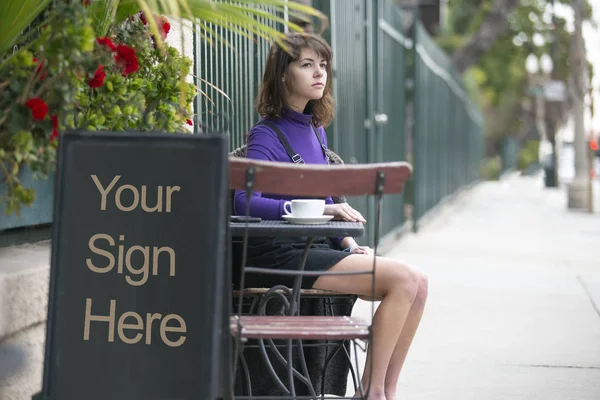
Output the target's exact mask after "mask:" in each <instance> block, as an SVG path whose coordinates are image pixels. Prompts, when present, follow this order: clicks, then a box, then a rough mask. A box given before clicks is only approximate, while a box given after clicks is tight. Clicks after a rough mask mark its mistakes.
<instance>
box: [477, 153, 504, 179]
mask: <svg viewBox="0 0 600 400" xmlns="http://www.w3.org/2000/svg"><path fill="white" fill-rule="evenodd" d="M500 174H502V158H501V157H500V156H493V157H488V158H486V159H485V160H484V161H483V163H482V164H481V167H480V170H479V175H480V176H481V179H484V180H487V181H497V180H499V179H500Z"/></svg>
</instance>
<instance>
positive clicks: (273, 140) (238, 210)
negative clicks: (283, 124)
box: [233, 125, 285, 220]
mask: <svg viewBox="0 0 600 400" xmlns="http://www.w3.org/2000/svg"><path fill="white" fill-rule="evenodd" d="M277 146H281V143H280V142H279V139H277V137H276V136H275V133H274V132H272V131H271V130H270V129H269V128H267V127H265V126H262V125H258V126H254V127H253V128H252V129H251V130H250V132H249V134H248V148H247V150H246V157H247V158H252V159H255V160H262V161H278V160H277V155H276V153H275V151H274V149H275V148H277ZM284 203H285V201H284V200H275V199H269V198H267V197H263V196H262V192H253V193H252V195H251V197H250V215H251V216H252V217H260V218H262V219H267V220H278V219H281V216H282V215H283V214H284V211H283V204H284ZM246 204H247V197H246V192H245V191H243V190H236V191H235V195H234V210H233V211H234V213H235V214H236V215H245V213H246Z"/></svg>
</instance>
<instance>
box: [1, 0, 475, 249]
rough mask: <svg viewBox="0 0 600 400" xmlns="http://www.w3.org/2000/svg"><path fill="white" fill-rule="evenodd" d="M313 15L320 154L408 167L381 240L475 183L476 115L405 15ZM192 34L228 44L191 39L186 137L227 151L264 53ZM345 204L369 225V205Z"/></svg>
mask: <svg viewBox="0 0 600 400" xmlns="http://www.w3.org/2000/svg"><path fill="white" fill-rule="evenodd" d="M313 6H314V7H315V8H317V9H320V10H321V11H322V12H324V13H325V14H326V15H327V16H328V17H329V22H330V25H329V29H328V30H327V31H326V32H324V36H325V38H326V39H327V40H328V41H329V42H330V43H331V45H332V48H333V51H334V60H333V69H334V73H333V77H331V78H332V79H333V90H334V96H335V99H336V101H337V104H336V115H337V116H336V119H335V121H334V123H333V124H332V125H331V126H329V127H327V135H328V142H329V147H330V148H332V149H333V150H334V151H336V152H337V153H339V154H340V155H341V156H342V158H343V159H344V160H345V162H346V163H373V162H382V161H397V160H409V161H410V162H411V163H413V167H414V177H413V179H412V181H411V182H410V185H408V187H407V189H408V190H407V191H405V192H406V193H405V194H403V195H396V196H389V197H388V198H386V199H385V203H384V215H385V218H384V220H383V221H382V233H383V234H387V233H391V232H394V231H399V230H400V229H401V228H402V227H403V226H405V222H406V215H407V214H406V210H410V209H411V207H406V205H407V204H410V205H412V209H413V212H412V218H413V220H414V221H416V222H417V223H418V222H419V221H420V220H421V218H422V217H423V216H424V215H425V214H426V213H427V211H429V210H431V209H432V208H433V207H435V206H436V205H437V204H438V203H439V202H440V201H442V200H443V199H444V198H445V197H447V196H449V195H451V194H453V193H455V192H456V191H457V190H458V189H459V188H461V187H463V186H465V185H468V184H470V183H472V182H474V181H476V180H477V179H478V171H479V163H480V161H481V159H482V157H483V121H482V117H481V114H480V112H479V111H478V109H477V107H475V106H474V105H473V104H472V103H471V102H470V101H469V99H468V98H467V95H466V94H465V91H464V89H463V85H462V80H461V78H460V77H459V76H458V75H457V74H456V73H455V72H454V69H453V68H452V66H451V64H450V60H449V58H448V57H447V56H446V55H445V54H444V53H443V52H442V51H441V50H440V48H439V47H437V46H436V44H435V43H434V42H433V40H432V38H431V37H430V36H429V35H428V34H427V33H426V32H425V30H424V28H423V27H422V25H421V24H420V23H418V22H417V23H416V24H415V23H414V22H413V21H414V20H415V18H414V17H415V15H414V14H413V12H412V11H406V10H402V9H400V8H399V7H397V6H396V5H395V4H394V2H393V0H313ZM265 8H266V9H267V10H268V6H265ZM283 17H285V16H283ZM273 27H274V28H276V29H282V27H281V26H277V25H274V26H273ZM200 28H203V29H205V30H208V31H210V30H214V31H215V32H216V33H217V34H219V35H221V36H223V37H224V38H225V39H226V41H227V43H213V44H208V43H207V42H206V41H205V40H203V39H202V38H201V35H200V33H198V34H197V35H196V36H195V38H194V62H195V76H196V77H197V78H195V79H196V81H195V83H196V85H197V86H198V87H199V88H200V89H201V90H202V92H204V95H199V96H198V98H197V100H196V103H195V111H196V114H197V117H196V124H195V129H196V131H197V132H200V131H202V132H206V131H216V132H222V133H224V134H227V135H228V136H229V137H230V148H231V149H232V150H233V149H234V148H236V147H238V146H240V145H242V144H243V143H244V142H245V134H246V132H247V131H248V129H249V128H250V127H251V126H252V125H253V124H254V123H255V122H256V121H257V120H258V119H259V116H258V115H257V113H256V112H255V111H254V99H255V97H256V94H257V91H258V85H259V82H260V80H261V77H262V72H263V69H264V63H265V60H266V58H267V52H268V49H269V46H270V44H269V43H267V42H266V41H264V40H262V39H260V38H254V40H249V39H247V38H245V37H243V36H240V35H237V34H234V33H231V32H227V31H225V30H222V29H220V28H217V27H214V26H200ZM217 88H218V89H217ZM221 91H222V92H224V93H226V96H224V95H222V94H221ZM410 121H414V123H408V122H410ZM349 179H350V177H349ZM48 201H49V202H50V203H51V196H49V199H48ZM349 201H350V202H351V204H352V205H353V206H354V207H356V208H357V209H358V210H359V211H360V212H361V213H363V215H365V217H366V218H367V220H369V221H371V222H372V221H373V218H374V216H375V210H374V206H373V204H372V203H371V202H370V201H369V200H367V199H364V198H351V199H349ZM38 223H39V222H38ZM29 224H31V225H35V224H36V222H35V221H34V222H29ZM373 225H374V224H373V223H371V224H368V225H367V226H368V227H373ZM416 225H417V224H415V226H416ZM2 229H3V226H2V224H0V230H2ZM4 229H5V227H4ZM372 238H373V232H372V231H371V230H370V229H367V235H366V236H365V238H364V240H363V243H368V244H372Z"/></svg>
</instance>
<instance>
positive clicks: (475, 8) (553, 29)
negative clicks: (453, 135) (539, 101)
mask: <svg viewBox="0 0 600 400" xmlns="http://www.w3.org/2000/svg"><path fill="white" fill-rule="evenodd" d="M556 2H557V3H563V4H566V5H570V1H568V0H556ZM551 4H552V1H551V0H524V1H522V2H520V4H519V5H518V6H517V8H516V9H515V10H514V11H513V12H512V13H511V15H510V16H509V18H508V21H507V24H508V32H507V34H506V35H504V36H503V37H500V38H499V39H498V40H497V41H496V42H495V43H494V45H493V46H492V48H491V49H490V50H489V51H488V52H487V53H486V54H484V55H483V56H482V57H481V58H480V59H479V60H478V63H477V65H476V66H474V67H473V68H471V69H470V70H468V71H467V72H466V73H465V78H466V79H467V80H469V81H473V82H477V89H476V91H477V92H478V94H477V95H474V91H473V90H471V91H470V93H471V97H473V98H478V99H480V101H481V104H482V109H483V110H484V113H485V119H486V130H487V136H488V138H490V139H491V140H492V141H498V140H501V138H502V137H504V136H505V135H507V134H515V133H516V134H517V135H519V132H521V131H522V129H523V124H522V122H521V121H520V117H521V116H522V115H523V114H524V111H523V103H524V101H523V99H524V98H525V97H527V96H530V94H529V93H528V92H527V90H528V88H529V87H530V86H531V84H532V82H531V79H530V77H529V76H528V73H527V71H526V69H525V60H526V59H527V56H528V55H529V54H535V55H537V56H538V57H539V56H541V55H542V54H544V53H546V54H549V55H551V56H553V61H554V71H553V73H552V78H553V79H557V80H562V81H567V80H568V77H569V56H570V44H571V34H570V33H569V32H568V31H567V30H566V21H565V20H564V19H563V18H561V17H559V16H555V18H554V21H552V19H551V18H550V11H551V10H552V6H551ZM492 5H493V0H449V2H448V6H449V21H448V25H449V26H448V28H447V29H446V30H445V34H444V35H443V36H441V37H438V38H437V39H436V40H437V42H438V43H439V44H440V46H442V47H443V48H444V49H445V50H446V51H447V52H449V53H453V52H454V51H456V50H457V49H458V48H459V47H460V46H462V45H463V44H464V43H465V41H466V40H467V39H468V38H469V37H470V36H471V35H472V34H473V33H474V32H476V31H477V29H479V27H480V26H481V24H482V22H483V21H484V20H485V18H486V15H487V13H488V10H489V9H490V8H491V6H492ZM586 15H587V17H588V18H591V8H590V7H589V2H588V5H587V8H586ZM553 22H554V23H553ZM534 38H535V39H537V40H538V43H537V44H536V43H535V42H536V40H534ZM540 38H541V39H543V41H542V42H543V44H541V45H539V44H540V43H539V39H540Z"/></svg>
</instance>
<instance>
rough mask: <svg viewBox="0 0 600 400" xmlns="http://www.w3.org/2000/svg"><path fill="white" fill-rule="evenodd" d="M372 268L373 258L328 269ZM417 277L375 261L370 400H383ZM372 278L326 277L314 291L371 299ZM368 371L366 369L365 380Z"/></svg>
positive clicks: (358, 258)
mask: <svg viewBox="0 0 600 400" xmlns="http://www.w3.org/2000/svg"><path fill="white" fill-rule="evenodd" d="M372 268H373V257H372V256H366V255H351V256H348V257H346V258H344V259H343V260H342V261H340V262H339V263H337V264H336V265H334V266H333V267H332V268H331V271H346V272H350V271H365V270H370V269H372ZM419 280H420V273H419V271H417V270H415V269H413V268H412V267H409V266H407V265H404V264H400V263H398V262H397V261H394V260H391V259H387V258H383V257H377V272H376V274H375V297H378V298H382V301H381V304H380V305H379V307H378V309H377V312H376V313H375V316H374V318H373V346H370V347H369V351H368V353H370V354H368V355H367V358H368V360H369V361H370V360H371V359H372V360H373V371H372V375H371V381H370V382H366V381H365V377H363V382H364V383H370V392H369V400H375V399H377V400H385V382H386V375H387V370H388V366H389V364H390V361H391V358H392V354H393V353H394V349H395V348H396V345H397V343H398V340H399V338H400V333H401V332H402V330H403V328H404V325H405V321H406V319H407V316H408V314H409V311H410V310H411V308H412V304H413V302H414V301H415V298H416V295H417V292H418V287H419ZM371 283H372V276H371V275H347V276H344V275H329V276H327V275H325V276H321V277H319V278H318V279H317V281H316V282H315V284H314V285H313V288H315V289H325V290H333V291H337V292H342V293H352V294H357V295H362V296H371V295H372V292H371V291H372V288H371ZM368 373H369V370H368V369H367V368H365V376H366V379H367V380H368Z"/></svg>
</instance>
